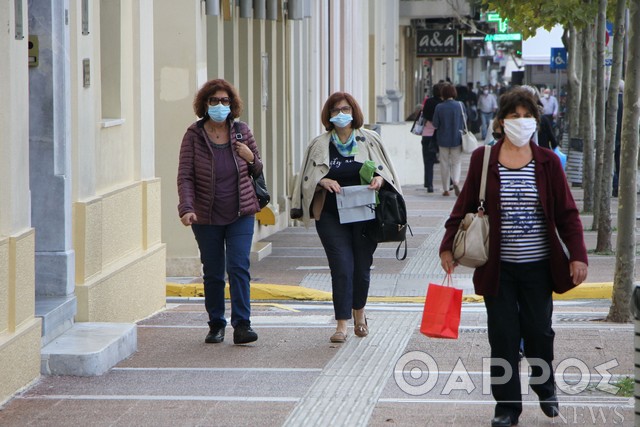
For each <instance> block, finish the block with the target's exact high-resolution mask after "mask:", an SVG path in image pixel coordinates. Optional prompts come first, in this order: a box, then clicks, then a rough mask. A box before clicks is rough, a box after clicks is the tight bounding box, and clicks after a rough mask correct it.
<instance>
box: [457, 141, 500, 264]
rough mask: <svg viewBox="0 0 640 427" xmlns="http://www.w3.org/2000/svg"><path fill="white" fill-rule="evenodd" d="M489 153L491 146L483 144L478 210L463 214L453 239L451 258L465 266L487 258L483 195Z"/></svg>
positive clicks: (485, 216)
mask: <svg viewBox="0 0 640 427" xmlns="http://www.w3.org/2000/svg"><path fill="white" fill-rule="evenodd" d="M490 154H491V147H489V146H485V148H484V159H483V163H482V179H481V180H480V206H478V212H476V213H468V214H466V215H465V216H464V218H463V219H462V221H461V222H460V227H459V228H458V231H457V232H456V236H455V238H454V239H453V260H454V261H455V262H456V263H458V264H460V265H464V266H465V267H471V268H476V267H480V266H483V265H484V264H485V263H486V262H487V260H488V259H489V216H488V215H485V213H484V196H485V190H486V187H487V169H488V168H489V155H490Z"/></svg>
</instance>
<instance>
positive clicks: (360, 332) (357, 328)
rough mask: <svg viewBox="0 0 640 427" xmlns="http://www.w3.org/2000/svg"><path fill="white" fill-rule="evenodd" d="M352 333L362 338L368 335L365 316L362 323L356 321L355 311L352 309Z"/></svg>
mask: <svg viewBox="0 0 640 427" xmlns="http://www.w3.org/2000/svg"><path fill="white" fill-rule="evenodd" d="M353 333H354V334H356V336H358V337H360V338H364V337H366V336H367V335H369V325H368V324H367V317H366V316H365V318H364V323H358V322H356V311H355V310H353Z"/></svg>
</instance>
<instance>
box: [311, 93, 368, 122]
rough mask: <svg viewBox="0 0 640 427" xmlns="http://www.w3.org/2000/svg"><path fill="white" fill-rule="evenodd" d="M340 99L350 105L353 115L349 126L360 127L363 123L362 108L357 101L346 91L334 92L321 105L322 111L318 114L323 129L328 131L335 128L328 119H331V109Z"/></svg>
mask: <svg viewBox="0 0 640 427" xmlns="http://www.w3.org/2000/svg"><path fill="white" fill-rule="evenodd" d="M342 100H345V101H347V104H349V105H350V106H351V115H352V116H353V121H352V122H351V127H352V128H353V129H360V128H361V127H362V125H363V124H364V114H362V109H361V108H360V105H359V104H358V101H356V99H355V98H354V97H353V96H352V95H351V94H349V93H347V92H334V93H332V94H331V96H329V98H327V100H326V101H325V103H324V107H322V113H321V114H320V118H321V120H322V124H323V125H324V128H325V130H327V131H330V130H333V129H334V128H335V126H334V124H333V123H331V122H330V121H329V119H331V109H332V108H333V106H334V105H336V104H337V103H338V102H340V101H342Z"/></svg>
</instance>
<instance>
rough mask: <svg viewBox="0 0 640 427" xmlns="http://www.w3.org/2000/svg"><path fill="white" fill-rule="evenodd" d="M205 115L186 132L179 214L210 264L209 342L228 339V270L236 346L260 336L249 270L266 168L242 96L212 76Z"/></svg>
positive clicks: (201, 100) (200, 97)
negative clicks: (243, 117) (258, 184)
mask: <svg viewBox="0 0 640 427" xmlns="http://www.w3.org/2000/svg"><path fill="white" fill-rule="evenodd" d="M193 109H194V112H195V113H196V116H198V117H202V118H201V119H200V120H198V121H197V122H195V123H194V124H192V125H191V126H190V127H189V128H188V129H187V131H186V133H185V134H184V137H183V139H182V145H181V147H180V162H179V166H178V196H179V199H180V201H179V204H178V213H179V215H180V220H181V221H182V223H183V224H184V225H185V226H191V229H192V231H193V234H194V235H195V238H196V241H197V243H198V248H199V249H200V260H201V262H202V266H203V272H204V275H203V279H204V304H205V308H206V310H207V313H208V315H209V333H208V334H207V336H206V338H205V342H206V343H221V342H223V341H224V335H225V328H226V325H227V321H226V319H225V315H224V312H225V299H224V289H225V271H226V274H227V276H228V278H229V292H230V294H231V326H233V328H234V331H233V342H234V344H247V343H250V342H253V341H256V340H257V339H258V335H257V334H256V332H255V331H254V330H253V329H252V328H251V320H250V315H251V304H250V296H249V281H250V279H251V276H250V274H249V263H250V261H249V260H250V252H251V243H252V240H253V227H254V222H255V219H254V216H255V213H256V212H258V211H259V210H260V205H259V203H258V199H257V197H256V194H255V191H254V188H253V182H252V177H257V176H258V175H260V173H261V172H262V161H261V160H260V155H259V153H258V147H257V145H256V141H255V139H254V137H253V134H252V133H251V130H250V129H249V126H247V124H246V123H243V122H241V121H237V120H236V119H237V118H238V117H239V116H240V114H241V113H242V100H241V99H240V96H239V95H238V92H237V91H236V89H235V88H234V87H233V86H232V85H231V84H230V83H228V82H227V81H225V80H222V79H215V80H210V81H208V82H207V83H205V84H204V85H203V86H202V88H201V89H200V90H199V91H198V93H197V94H196V96H195V99H194V101H193Z"/></svg>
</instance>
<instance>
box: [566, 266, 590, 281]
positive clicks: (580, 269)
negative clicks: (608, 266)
mask: <svg viewBox="0 0 640 427" xmlns="http://www.w3.org/2000/svg"><path fill="white" fill-rule="evenodd" d="M588 269H589V268H588V267H587V264H585V263H584V262H582V261H572V262H571V264H569V275H570V276H571V277H573V284H574V285H579V284H580V283H582V282H584V281H585V279H586V278H587V272H588Z"/></svg>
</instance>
